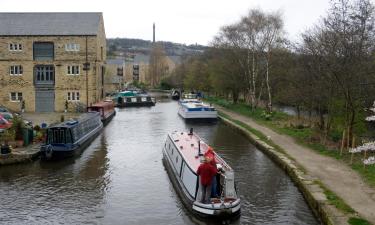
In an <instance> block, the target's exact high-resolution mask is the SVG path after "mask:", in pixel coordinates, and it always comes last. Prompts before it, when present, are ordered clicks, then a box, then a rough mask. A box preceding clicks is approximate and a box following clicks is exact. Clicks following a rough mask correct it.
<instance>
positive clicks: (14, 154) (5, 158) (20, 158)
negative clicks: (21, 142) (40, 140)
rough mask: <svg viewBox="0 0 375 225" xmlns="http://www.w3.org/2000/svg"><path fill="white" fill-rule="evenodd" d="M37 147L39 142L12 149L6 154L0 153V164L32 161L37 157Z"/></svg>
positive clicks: (38, 147)
mask: <svg viewBox="0 0 375 225" xmlns="http://www.w3.org/2000/svg"><path fill="white" fill-rule="evenodd" d="M39 149H40V144H32V145H29V146H26V147H22V148H16V149H13V150H12V151H11V152H10V153H8V154H0V166H3V165H10V164H18V163H28V162H32V161H34V160H35V159H37V158H38V157H39Z"/></svg>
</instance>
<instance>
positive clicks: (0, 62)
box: [0, 13, 106, 112]
mask: <svg viewBox="0 0 375 225" xmlns="http://www.w3.org/2000/svg"><path fill="white" fill-rule="evenodd" d="M0 21H1V22H0V105H4V106H5V107H8V108H10V109H11V110H14V111H20V108H21V107H22V105H24V106H25V111H28V112H53V111H63V110H64V109H65V106H66V102H68V104H67V105H68V107H69V110H71V111H75V110H78V109H80V110H82V109H85V107H86V105H90V104H92V103H94V102H97V101H98V100H100V99H102V98H103V96H104V88H103V87H104V73H105V67H104V65H105V60H106V36H105V30H104V21H103V16H102V13H0ZM22 101H24V104H22Z"/></svg>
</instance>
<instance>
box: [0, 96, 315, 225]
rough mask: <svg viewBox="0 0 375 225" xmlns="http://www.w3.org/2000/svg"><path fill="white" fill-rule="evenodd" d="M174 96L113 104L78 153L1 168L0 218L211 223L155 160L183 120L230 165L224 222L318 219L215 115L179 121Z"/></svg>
mask: <svg viewBox="0 0 375 225" xmlns="http://www.w3.org/2000/svg"><path fill="white" fill-rule="evenodd" d="M177 108H178V106H177V102H174V101H168V100H164V102H158V103H157V104H156V106H155V107H152V108H129V109H119V110H118V111H117V115H116V117H115V118H114V119H113V120H112V122H111V123H110V124H108V126H107V127H106V128H105V129H104V131H103V133H102V134H101V135H100V136H99V137H98V138H97V139H96V140H95V141H94V142H93V143H92V144H91V145H90V146H89V147H88V148H87V149H86V151H84V152H83V154H82V155H81V156H80V157H77V158H74V159H68V160H64V161H60V162H52V163H50V162H39V161H36V162H33V163H31V164H23V165H14V166H5V167H0V224H215V222H213V221H202V220H199V219H197V218H196V217H194V216H193V215H192V214H191V213H190V212H189V211H187V210H186V208H185V207H184V206H183V205H182V202H181V200H180V198H179V197H178V195H177V193H176V191H175V190H174V188H173V186H172V184H171V182H170V180H169V177H168V175H167V173H166V171H165V168H164V166H163V163H162V146H163V143H164V141H165V139H166V135H167V133H168V132H171V131H174V130H186V131H187V130H188V129H189V128H190V127H193V128H194V131H195V132H196V133H198V134H199V135H200V136H201V137H202V138H203V139H204V140H205V141H206V142H207V143H208V144H210V145H212V146H213V147H214V148H215V150H216V151H217V152H218V153H219V154H220V155H221V156H222V157H223V158H224V159H225V160H226V161H227V162H228V163H229V164H230V165H231V166H232V167H233V168H234V170H235V171H236V174H235V175H236V181H237V182H238V187H239V192H240V197H241V200H242V214H241V217H240V218H239V219H237V220H235V221H231V222H230V223H231V224H318V223H319V222H318V221H317V220H316V219H315V218H314V216H313V215H312V212H311V210H310V209H309V207H308V206H307V204H306V202H305V200H304V198H303V196H302V195H301V193H300V192H299V191H298V189H297V188H296V186H295V185H294V184H293V182H292V181H291V179H290V178H289V177H288V176H287V175H286V174H285V173H284V171H282V170H281V169H280V168H279V167H277V165H275V164H274V163H273V162H272V161H271V160H270V159H269V158H267V156H265V155H264V154H263V153H262V152H261V151H259V150H257V149H256V148H255V147H254V146H253V145H252V144H251V143H250V142H249V141H248V140H247V139H246V138H245V137H244V136H242V135H241V134H239V133H237V132H236V131H235V130H233V129H232V128H230V127H228V126H226V125H224V124H223V123H221V122H217V123H214V124H203V123H202V124H197V123H194V124H186V123H185V122H184V121H183V120H182V119H181V118H180V117H179V116H178V115H177Z"/></svg>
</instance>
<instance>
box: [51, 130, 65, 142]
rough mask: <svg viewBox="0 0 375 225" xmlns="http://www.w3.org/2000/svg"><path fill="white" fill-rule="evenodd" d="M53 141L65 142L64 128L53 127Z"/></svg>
mask: <svg viewBox="0 0 375 225" xmlns="http://www.w3.org/2000/svg"><path fill="white" fill-rule="evenodd" d="M53 143H55V144H65V143H66V141H65V129H53Z"/></svg>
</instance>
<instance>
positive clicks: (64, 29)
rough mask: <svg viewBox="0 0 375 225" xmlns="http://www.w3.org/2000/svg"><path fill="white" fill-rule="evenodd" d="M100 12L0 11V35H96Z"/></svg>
mask: <svg viewBox="0 0 375 225" xmlns="http://www.w3.org/2000/svg"><path fill="white" fill-rule="evenodd" d="M101 18H102V13H99V12H93V13H86V12H84V13H83V12H79V13H56V12H54V13H0V21H1V22H0V36H26V35H27V36H37V35H49V36H53V35H97V34H98V31H99V24H100V20H101Z"/></svg>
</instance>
